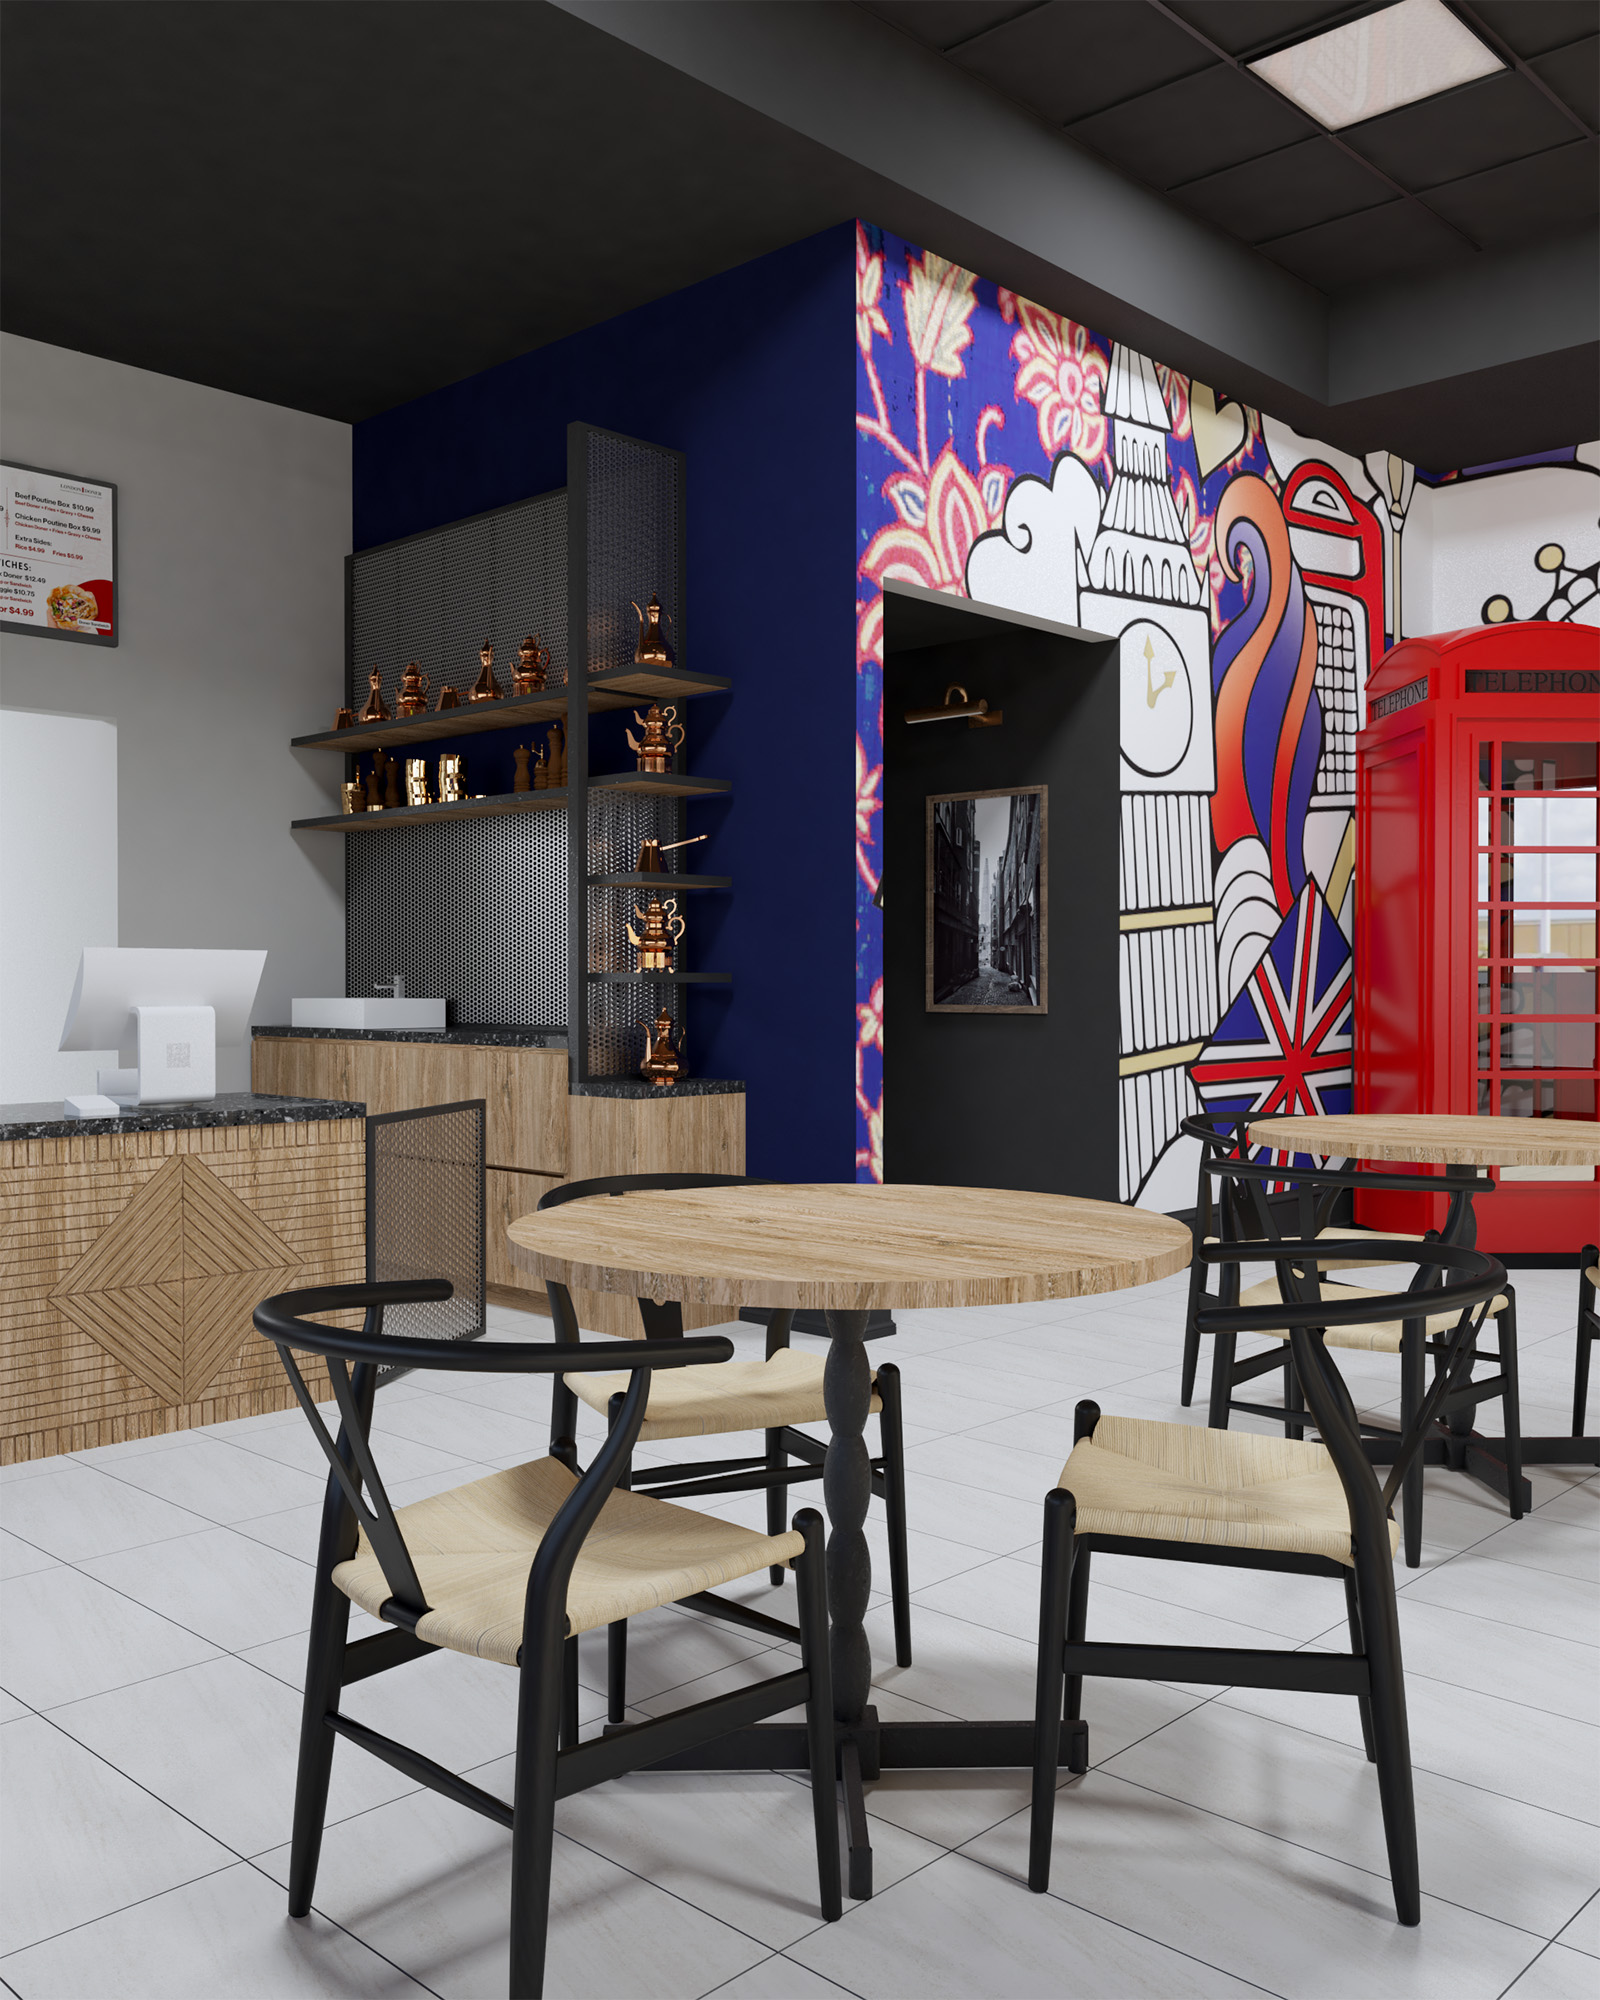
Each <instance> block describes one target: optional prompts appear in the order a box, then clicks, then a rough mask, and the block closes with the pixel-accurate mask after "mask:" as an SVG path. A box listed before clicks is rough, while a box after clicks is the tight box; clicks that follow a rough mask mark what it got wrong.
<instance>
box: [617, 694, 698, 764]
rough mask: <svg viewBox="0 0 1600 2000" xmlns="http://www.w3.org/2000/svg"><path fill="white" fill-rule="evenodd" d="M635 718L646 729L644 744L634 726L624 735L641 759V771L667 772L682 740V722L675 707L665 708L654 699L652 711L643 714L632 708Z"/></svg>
mask: <svg viewBox="0 0 1600 2000" xmlns="http://www.w3.org/2000/svg"><path fill="white" fill-rule="evenodd" d="M633 719H634V721H635V722H637V723H638V725H639V727H640V728H641V729H642V730H643V731H644V741H643V742H642V743H641V742H639V741H638V739H637V738H636V737H635V735H634V733H633V731H632V730H631V729H629V730H626V731H625V732H624V734H625V735H626V736H627V739H628V748H629V749H630V750H631V751H632V752H633V754H634V756H635V757H636V758H637V759H638V763H639V769H640V770H641V771H656V772H662V771H667V770H669V769H670V768H671V765H672V753H673V752H674V751H675V750H676V749H677V747H678V745H679V744H680V743H681V742H682V741H683V724H682V723H681V722H680V721H679V720H678V711H677V710H676V709H675V708H663V707H662V706H661V704H660V703H659V702H654V701H653V702H651V704H650V713H649V714H648V715H641V714H640V713H639V711H638V709H635V710H634V711H633Z"/></svg>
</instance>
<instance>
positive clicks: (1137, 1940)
mask: <svg viewBox="0 0 1600 2000" xmlns="http://www.w3.org/2000/svg"><path fill="white" fill-rule="evenodd" d="M1008 1887H1009V1888H1010V1890H1011V1893H1010V1894H1007V1893H1006V1892H1007V1888H1008ZM846 1909H847V1912H848V1914H847V1915H846V1916H845V1918H844V1920H843V1922H841V1923H837V1924H829V1925H828V1926H827V1928H826V1929H824V1930H820V1931H814V1932H813V1933H812V1935H811V1936H810V1937H808V1938H804V1939H802V1940H801V1942H800V1943H799V1944H797V1945H794V1946H792V1947H791V1948H790V1953H789V1955H790V1956H791V1957H792V1958H797V1959H799V1960H800V1961H801V1963H802V1964H804V1965H808V1966H811V1967H812V1968H813V1969H814V1970H815V1971H818V1972H821V1973H823V1974H825V1975H826V1976H827V1977H829V1978H832V1979H836V1980H838V1981H839V1983H840V1984H841V1985H843V1986H846V1987H848V1989H849V1990H850V1991H851V1992H852V1993H859V1994H861V1995H863V1996H864V2000H905V1996H907V1995H911V1994H915V1995H917V1996H919V2000H922V1996H926V2000H975V1996H977V1995H980V1994H982V1995H985V1996H990V1995H993V1996H1001V1995H1004V1996H1006V2000H1044V1996H1046V1995H1056V1994H1065V1993H1070V1994H1071V1995H1072V1996H1073V2000H1244V1996H1245V1995H1246V1993H1247V1992H1249V1989H1248V1988H1247V1987H1245V1986H1242V1985H1240V1983H1239V1982H1238V1981H1237V1980H1236V1979H1231V1978H1229V1977H1228V1976H1227V1975H1226V1974H1225V1973H1222V1972H1218V1971H1214V1970H1213V1969H1212V1968H1210V1967H1209V1966H1206V1965H1203V1964H1201V1963H1200V1962H1198V1961H1197V1960H1196V1959H1195V1958H1192V1957H1189V1956H1187V1955H1185V1954H1184V1953H1181V1952H1177V1951H1171V1950H1167V1949H1165V1948H1164V1947H1163V1946H1161V1945H1160V1944H1156V1943H1152V1942H1151V1941H1150V1939H1149V1938H1148V1937H1142V1936H1140V1935H1138V1933H1137V1931H1136V1930H1134V1929H1133V1928H1131V1927H1129V1928H1119V1927H1118V1926H1117V1925H1116V1924H1112V1923H1107V1922H1105V1921H1104V1920H1103V1919H1102V1918H1100V1917H1098V1916H1095V1915H1092V1914H1091V1913H1090V1912H1088V1911H1087V1910H1083V1909H1075V1908H1073V1907H1072V1906H1071V1905H1070V1904H1068V1903H1065V1902H1062V1901H1060V1900H1059V1899H1058V1898H1056V1897H1053V1896H1030V1895H1029V1894H1028V1891H1027V1890H1026V1889H1025V1888H1024V1887H1022V1886H1021V1884H1009V1885H1008V1884H1006V1883H1004V1882H1002V1881H1001V1880H999V1879H997V1877H996V1876H995V1875H994V1874H992V1873H991V1872H990V1871H989V1870H988V1869H986V1868H982V1867H979V1866H978V1865H977V1864H976V1863H974V1862H972V1861H969V1860H967V1859H966V1858H965V1857H964V1856H962V1855H959V1854H947V1855H944V1856H942V1857H941V1858H940V1859H939V1860H938V1861H936V1862H934V1863H933V1864H932V1866H930V1867H928V1868H925V1869H923V1870H922V1871H921V1872H920V1873H918V1874H916V1875H913V1876H911V1877H910V1878H909V1879H908V1880H907V1881H905V1882H902V1883H900V1884H898V1885H897V1886H896V1887H895V1888H892V1889H889V1890H887V1891H885V1893H884V1894H882V1895H880V1896H874V1897H873V1899H872V1901H871V1902H870V1903H857V1904H853V1905H851V1904H847V1905H846Z"/></svg>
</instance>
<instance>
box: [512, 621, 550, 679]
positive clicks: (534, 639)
mask: <svg viewBox="0 0 1600 2000" xmlns="http://www.w3.org/2000/svg"><path fill="white" fill-rule="evenodd" d="M549 671H550V648H549V647H548V646H541V645H540V644H539V635H538V633H537V632H530V633H529V634H528V636H527V638H526V639H524V640H523V642H522V644H521V646H520V647H519V648H518V659H517V670H516V672H515V673H514V674H513V675H512V676H511V692H512V693H513V694H543V693H544V681H545V675H546V674H547V673H548V672H549Z"/></svg>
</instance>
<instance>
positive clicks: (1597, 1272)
mask: <svg viewBox="0 0 1600 2000" xmlns="http://www.w3.org/2000/svg"><path fill="white" fill-rule="evenodd" d="M1583 1275H1584V1276H1585V1277H1586V1278H1587V1279H1588V1281H1589V1283H1590V1284H1591V1285H1593V1286H1594V1287H1595V1288H1596V1289H1597V1290H1600V1264H1591V1265H1590V1266H1589V1267H1588V1269H1587V1270H1586V1271H1585V1272H1584V1274H1583Z"/></svg>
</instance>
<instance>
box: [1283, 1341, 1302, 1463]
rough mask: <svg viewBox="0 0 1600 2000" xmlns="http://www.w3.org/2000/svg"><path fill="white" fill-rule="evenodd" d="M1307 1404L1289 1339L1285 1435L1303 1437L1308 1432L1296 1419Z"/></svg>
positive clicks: (1285, 1356) (1285, 1357) (1285, 1346)
mask: <svg viewBox="0 0 1600 2000" xmlns="http://www.w3.org/2000/svg"><path fill="white" fill-rule="evenodd" d="M1305 1406H1306V1392H1305V1390H1304V1389H1302V1388H1301V1386H1300V1377H1299V1376H1298V1375H1297V1374H1296V1373H1295V1368H1294V1350H1293V1349H1292V1348H1291V1347H1290V1345H1289V1343H1288V1342H1287V1341H1285V1342H1284V1344H1283V1411H1284V1416H1283V1434H1284V1436H1285V1437H1291V1438H1301V1439H1303V1438H1304V1437H1305V1434H1306V1427H1305V1425H1304V1424H1303V1423H1297V1422H1296V1421H1295V1417H1296V1415H1297V1414H1298V1413H1299V1412H1301V1411H1303V1410H1304V1409H1305Z"/></svg>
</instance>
